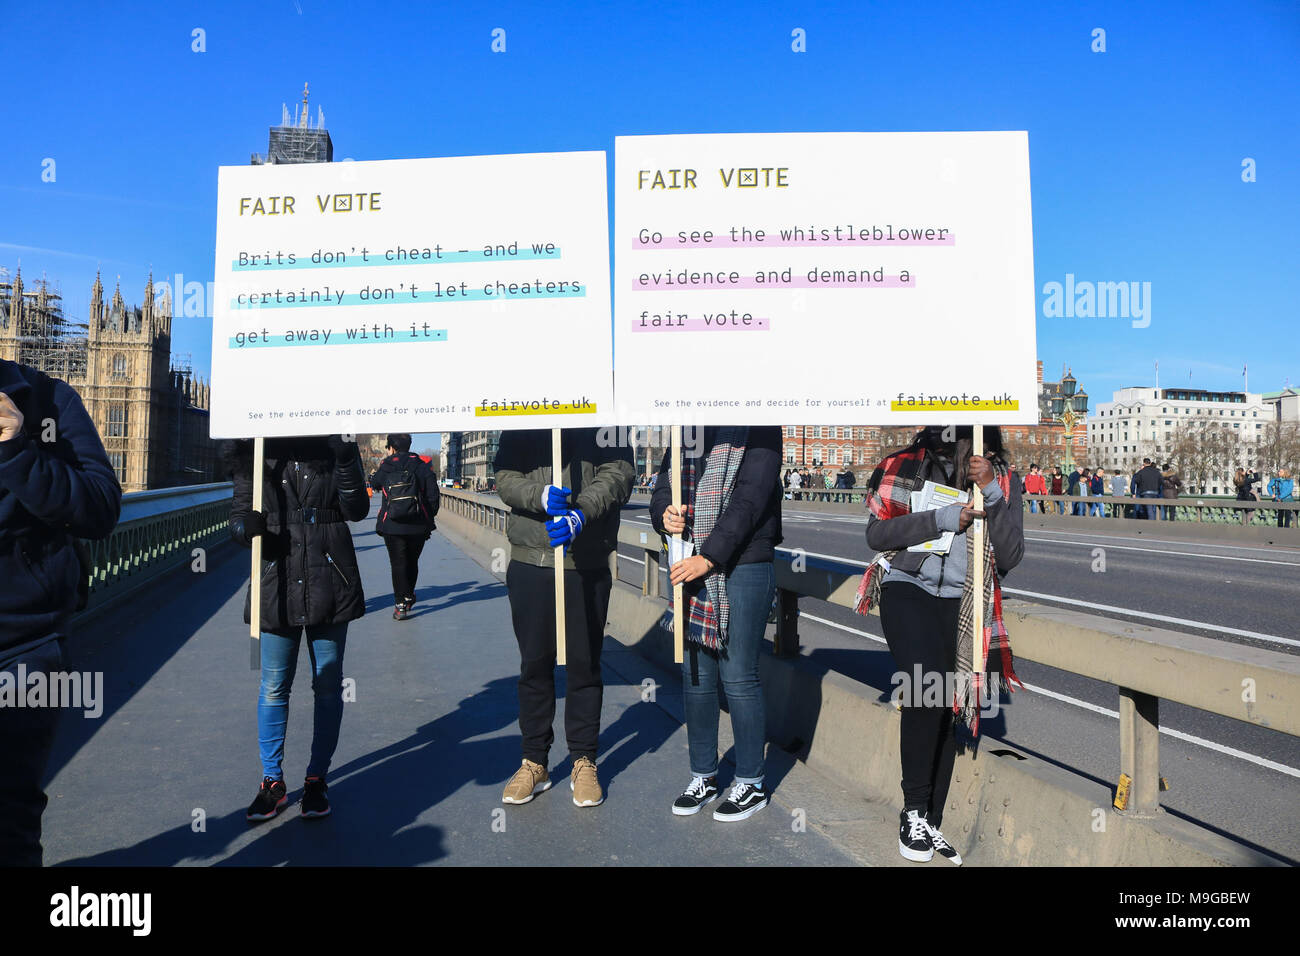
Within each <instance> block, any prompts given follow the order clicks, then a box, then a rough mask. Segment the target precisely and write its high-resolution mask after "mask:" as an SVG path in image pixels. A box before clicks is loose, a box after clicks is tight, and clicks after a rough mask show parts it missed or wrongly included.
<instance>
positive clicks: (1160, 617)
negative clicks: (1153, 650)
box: [1002, 588, 1300, 647]
mask: <svg viewBox="0 0 1300 956" xmlns="http://www.w3.org/2000/svg"><path fill="white" fill-rule="evenodd" d="M1002 593H1003V594H1015V595H1017V596H1020V597H1027V598H1038V599H1040V600H1044V601H1056V602H1059V603H1061V604H1069V605H1072V606H1074V607H1086V608H1091V609H1093V610H1095V611H1109V612H1111V613H1112V614H1123V615H1125V616H1127V617H1140V618H1144V619H1146V620H1148V621H1162V622H1164V623H1166V624H1181V625H1183V626H1184V627H1195V628H1199V629H1201V630H1204V631H1218V632H1219V633H1221V634H1233V635H1235V636H1237V637H1250V638H1254V639H1255V640H1257V641H1271V642H1272V643H1274V644H1287V645H1289V646H1291V647H1300V641H1297V640H1295V639H1293V638H1290V637H1277V636H1276V635H1274V634H1261V633H1259V632H1258V631H1247V630H1243V629H1242V628H1239V627H1224V626H1223V625H1220V624H1205V623H1203V622H1201V621H1189V620H1188V619H1187V618H1185V617H1170V616H1169V615H1168V614H1152V613H1151V612H1149V611H1134V610H1131V609H1130V608H1125V607H1115V606H1114V605H1111V604H1094V603H1093V602H1092V601H1080V600H1077V599H1075V598H1068V597H1061V596H1060V595H1058V594H1040V593H1038V592H1037V591H1020V590H1017V589H1016V588H1003V589H1002Z"/></svg>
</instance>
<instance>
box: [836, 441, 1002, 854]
mask: <svg viewBox="0 0 1300 956" xmlns="http://www.w3.org/2000/svg"><path fill="white" fill-rule="evenodd" d="M948 434H949V435H950V436H951V437H954V438H955V441H945V440H944V435H945V430H944V429H943V428H941V427H939V426H930V427H927V428H925V429H922V430H921V431H920V432H919V433H918V434H917V436H916V439H915V440H914V441H913V443H912V444H911V445H910V446H909V447H908V448H905V449H903V450H902V451H898V452H895V453H894V454H892V455H890V456H888V457H887V458H886V459H885V460H884V461H882V462H881V463H880V465H878V466H877V467H876V470H875V471H874V472H873V473H872V476H871V480H870V482H869V484H868V488H869V490H870V493H871V494H870V498H869V499H868V510H869V512H870V514H869V516H868V519H867V529H866V532H867V546H868V547H869V548H871V549H872V550H873V551H875V552H877V559H876V560H874V561H873V562H872V564H871V565H870V566H869V567H868V569H867V572H866V574H864V575H863V580H862V584H861V586H860V588H859V591H858V602H857V605H856V609H857V610H858V611H859V613H863V614H865V613H867V611H868V610H870V608H871V607H873V606H876V605H877V604H878V605H879V607H880V623H881V627H882V629H883V630H884V634H885V641H886V643H887V644H888V646H889V653H890V655H891V656H892V657H893V659H894V663H895V666H896V667H897V668H898V671H897V673H898V674H903V675H907V681H910V682H912V687H911V691H910V693H909V692H907V691H906V689H905V690H904V694H903V697H902V699H901V703H902V707H901V720H900V740H899V750H900V753H901V757H902V772H903V775H902V781H901V785H902V790H903V810H902V812H901V813H900V814H899V835H898V851H899V853H900V855H902V857H903V858H904V859H907V860H912V861H916V862H924V861H927V860H930V859H931V858H932V857H933V856H934V854H935V853H936V852H937V853H939V854H940V855H941V856H943V857H945V858H946V859H948V860H949V861H951V862H953V863H956V864H959V865H960V863H961V855H960V853H959V852H958V851H957V849H956V848H955V847H953V846H952V845H951V844H950V843H949V842H948V841H947V840H946V839H945V838H944V835H943V833H942V831H941V830H940V825H941V823H942V820H943V812H944V808H945V805H946V803H947V795H948V787H949V784H950V782H951V778H952V769H953V761H954V758H955V755H956V740H955V737H954V723H955V721H956V720H958V719H960V720H962V721H963V722H966V723H968V724H969V725H970V727H971V730H972V731H973V732H975V733H978V731H979V708H980V706H981V704H982V703H983V701H981V699H980V698H981V694H987V693H989V692H994V693H996V692H1000V691H1001V690H1002V689H1004V688H1005V689H1008V690H1009V689H1010V685H1011V683H1013V682H1014V683H1018V682H1019V681H1018V680H1017V678H1016V676H1015V670H1014V666H1013V658H1012V655H1011V645H1010V643H1009V639H1008V637H1007V632H1006V627H1005V626H1004V624H1003V620H1002V614H1001V608H1002V603H1001V578H1003V577H1005V576H1006V574H1007V573H1008V572H1009V571H1010V570H1011V569H1012V568H1014V567H1016V565H1018V564H1019V563H1020V560H1021V558H1022V557H1023V555H1024V530H1023V528H1024V526H1023V520H1022V519H1023V516H1022V514H1021V504H1020V482H1019V480H1018V478H1017V476H1016V474H1015V473H1014V472H1013V471H1011V470H1010V469H1009V468H1008V467H1007V464H1006V460H1005V452H1004V451H1003V445H1002V436H1001V430H1000V429H998V428H996V427H985V429H984V447H985V449H986V453H985V455H984V456H976V455H973V454H971V436H972V429H971V427H970V426H969V425H968V426H964V427H958V428H956V429H955V432H954V431H951V430H950V431H948ZM927 480H929V481H935V482H938V483H940V484H944V485H949V486H953V487H957V488H961V489H969V488H971V487H973V486H974V485H978V486H979V487H980V489H981V490H982V491H983V493H984V508H983V510H976V509H975V508H973V507H972V506H971V505H970V504H965V505H963V504H953V505H949V506H947V507H944V508H940V509H938V510H934V511H923V512H919V513H915V514H913V513H912V512H911V506H910V495H911V492H913V491H918V490H920V489H921V488H922V486H923V485H924V483H925V482H926V481H927ZM976 518H986V519H987V520H986V522H985V535H984V549H983V553H982V554H976V553H975V541H974V538H973V536H969V535H968V534H967V529H968V528H969V527H970V525H971V523H972V522H973V521H974V520H975V519H976ZM943 532H952V533H953V535H954V538H953V541H952V545H951V548H950V549H949V551H948V553H947V554H946V555H943V554H935V553H925V552H913V551H909V550H907V549H908V548H909V547H911V546H913V545H917V544H920V543H922V542H925V541H930V540H933V539H935V538H937V537H939V536H940V534H942V533H943ZM975 561H980V562H982V563H983V566H984V572H985V573H984V593H983V595H982V597H981V599H982V600H983V602H984V615H985V617H984V620H985V622H986V627H987V628H988V630H987V631H986V633H987V634H989V635H991V636H989V637H986V640H987V641H988V642H989V648H988V656H987V664H986V670H985V672H984V673H982V674H978V675H977V674H975V673H974V663H973V662H974V661H975V659H976V658H975V656H974V655H975V650H974V637H973V634H972V630H973V617H972V615H973V609H972V608H973V604H974V600H975V597H974V591H973V586H974V584H973V573H972V570H971V569H972V567H973V565H974V562H975ZM918 675H924V676H922V677H921V682H922V683H923V684H924V683H927V682H928V681H929V680H932V679H933V677H932V676H931V675H933V676H942V677H943V686H944V687H945V688H954V690H950V691H948V693H950V694H952V695H953V696H952V697H950V698H949V699H947V700H944V701H942V702H941V703H940V704H939V705H938V706H936V705H935V704H934V702H933V701H930V700H927V698H926V696H925V694H924V693H923V689H922V687H918V686H915V678H916V677H917V676H918ZM985 680H988V681H989V683H988V684H985V683H984V681H985ZM901 686H903V687H904V688H906V686H907V684H906V683H904V684H903V685H901Z"/></svg>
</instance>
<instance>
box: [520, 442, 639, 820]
mask: <svg viewBox="0 0 1300 956" xmlns="http://www.w3.org/2000/svg"><path fill="white" fill-rule="evenodd" d="M597 434H598V431H597V429H595V428H566V429H564V431H563V432H561V437H560V451H561V455H560V458H561V462H562V466H561V469H560V474H558V475H557V474H555V473H554V471H553V469H552V459H551V433H550V431H549V430H546V429H531V430H526V431H508V432H504V433H502V435H501V443H500V445H499V446H498V447H497V456H496V462H495V469H496V480H497V490H498V492H499V494H500V495H501V501H502V502H503V503H504V504H506V505H508V506H509V507H510V516H509V518H508V519H507V521H506V537H507V539H509V541H510V564H509V566H508V567H507V568H506V591H507V593H508V595H509V598H510V617H511V620H512V621H513V623H514V629H515V640H516V641H517V642H518V644H519V686H518V694H519V731H520V735H521V742H520V743H521V750H522V753H523V760H522V762H521V764H520V766H519V769H518V770H517V771H515V774H514V776H513V777H511V778H510V780H509V782H508V783H507V784H506V787H505V791H504V792H503V793H502V795H501V800H502V802H503V803H507V804H522V803H528V802H529V801H531V800H532V799H533V797H534V796H535V795H536V794H538V793H541V792H542V791H544V790H547V789H548V788H549V787H550V786H551V778H550V770H549V759H550V750H551V744H552V742H553V741H554V739H555V732H554V730H553V729H552V725H553V724H554V722H555V652H556V640H555V639H556V635H555V549H556V548H557V547H563V548H564V557H563V567H564V572H563V573H564V608H565V627H566V629H567V630H566V633H565V635H564V640H565V648H566V651H567V661H568V663H567V666H566V672H565V682H566V684H567V687H568V690H567V692H566V695H565V700H564V730H565V736H566V738H567V741H568V745H569V755H570V756H571V757H572V758H573V767H572V770H571V772H570V775H569V789H570V791H572V794H573V803H574V805H575V806H578V807H595V806H599V805H600V804H601V803H602V802H603V801H604V799H605V794H604V791H603V790H601V787H600V780H599V777H598V775H597V772H596V757H597V750H598V741H599V737H600V708H601V704H602V702H603V700H604V684H603V682H602V679H601V673H600V652H601V647H602V645H603V644H604V641H605V619H606V615H607V613H608V611H609V595H610V591H611V589H612V587H613V576H612V575H611V574H610V566H609V559H610V555H611V554H613V553H614V549H615V548H616V547H617V546H618V526H619V512H620V509H621V508H622V507H623V505H625V504H627V501H628V498H630V497H631V495H632V474H633V471H634V467H633V464H632V452H631V449H628V448H619V447H615V446H612V445H610V443H608V442H601V441H600V440H598V438H597ZM658 490H659V489H658V487H657V486H656V493H658Z"/></svg>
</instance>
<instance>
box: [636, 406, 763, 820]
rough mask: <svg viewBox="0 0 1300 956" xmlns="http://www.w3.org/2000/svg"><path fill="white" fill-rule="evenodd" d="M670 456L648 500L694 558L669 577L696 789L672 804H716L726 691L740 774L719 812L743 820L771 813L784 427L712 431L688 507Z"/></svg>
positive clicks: (696, 461)
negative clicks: (770, 665) (770, 728)
mask: <svg viewBox="0 0 1300 956" xmlns="http://www.w3.org/2000/svg"><path fill="white" fill-rule="evenodd" d="M672 468H673V461H672V452H671V451H669V453H668V454H666V455H665V456H664V459H663V464H662V465H661V466H660V469H659V481H658V482H656V484H655V494H654V496H653V497H652V498H651V500H650V520H651V523H652V524H653V525H654V528H655V530H656V531H658V532H659V533H660V534H670V535H672V534H681V535H683V541H684V544H685V546H686V553H685V554H683V555H681V556H680V557H679V559H678V560H675V561H673V563H672V565H671V567H670V568H669V577H670V580H671V583H672V584H673V585H677V584H683V585H684V586H685V594H684V601H683V612H684V615H685V618H684V620H685V622H686V640H687V641H688V642H689V646H688V647H687V649H686V652H685V660H684V661H683V662H682V684H683V696H684V702H685V709H686V736H687V740H688V744H689V751H690V764H691V781H690V783H689V784H688V785H687V787H686V789H685V790H684V791H683V792H682V794H681V796H679V797H678V798H677V799H676V801H675V802H674V803H673V813H674V814H675V815H677V816H690V815H693V814H695V813H698V812H699V811H700V810H701V809H703V808H704V807H705V806H706V805H707V804H709V803H711V802H713V800H715V799H717V797H718V796H719V794H720V791H719V788H718V720H719V705H718V687H719V685H721V687H722V689H723V691H724V692H725V693H726V695H727V707H728V709H729V711H730V713H731V729H732V734H733V736H734V738H735V746H736V776H735V778H734V780H733V781H732V787H731V790H730V792H729V793H728V794H727V797H726V799H725V800H724V801H723V802H722V803H721V804H720V805H719V806H718V807H717V808H716V809H715V810H714V811H713V818H714V819H715V820H721V821H724V822H733V821H738V820H744V819H746V818H747V817H750V816H752V815H753V814H755V813H757V812H758V811H759V810H761V809H763V807H764V806H766V805H767V801H768V790H767V789H766V787H765V785H764V779H763V776H764V748H765V746H766V744H767V710H766V704H765V702H764V700H763V686H762V684H761V682H760V681H759V674H758V655H759V650H760V649H761V647H762V644H763V635H764V633H765V630H766V627H767V616H768V612H769V611H770V610H771V608H772V595H773V593H774V592H775V590H776V569H775V566H774V564H773V562H774V560H775V558H776V546H777V545H778V544H780V543H781V500H782V488H781V429H780V427H779V426H765V427H754V428H746V427H707V428H705V429H704V441H703V444H702V447H701V448H700V451H699V453H698V454H694V455H692V454H687V455H685V456H684V460H683V462H682V465H681V469H682V505H681V508H680V509H679V508H676V507H674V506H673V505H672V504H671V501H672V495H671V493H670V488H671V485H672V482H671V470H672Z"/></svg>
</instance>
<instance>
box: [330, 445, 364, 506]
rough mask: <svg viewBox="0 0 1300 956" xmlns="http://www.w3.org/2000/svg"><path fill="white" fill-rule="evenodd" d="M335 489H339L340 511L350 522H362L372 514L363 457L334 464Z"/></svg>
mask: <svg viewBox="0 0 1300 956" xmlns="http://www.w3.org/2000/svg"><path fill="white" fill-rule="evenodd" d="M334 487H335V488H337V489H338V496H339V510H340V511H342V512H343V517H344V518H346V519H347V520H348V521H360V520H361V519H362V518H364V517H365V516H366V515H368V514H370V496H369V495H367V494H366V474H365V471H363V470H362V468H361V456H360V455H358V456H357V457H355V458H353V459H351V460H350V461H339V462H335V463H334Z"/></svg>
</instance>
